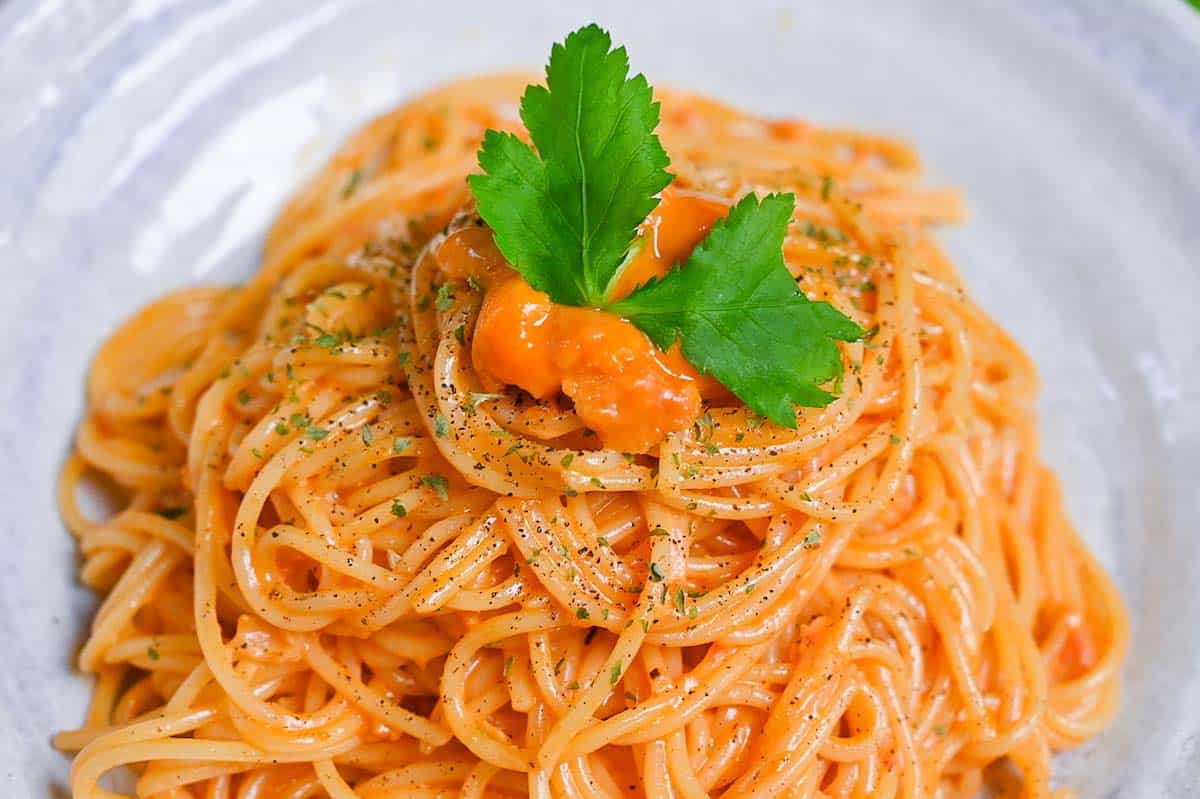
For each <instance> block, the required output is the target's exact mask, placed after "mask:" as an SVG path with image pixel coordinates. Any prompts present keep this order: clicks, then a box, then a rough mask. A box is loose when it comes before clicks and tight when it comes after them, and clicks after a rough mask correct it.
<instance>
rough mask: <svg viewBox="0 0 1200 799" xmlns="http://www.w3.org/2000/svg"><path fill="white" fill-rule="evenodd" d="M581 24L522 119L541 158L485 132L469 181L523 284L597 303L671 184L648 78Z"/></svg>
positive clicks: (508, 138) (553, 59)
mask: <svg viewBox="0 0 1200 799" xmlns="http://www.w3.org/2000/svg"><path fill="white" fill-rule="evenodd" d="M611 47H612V40H611V39H610V37H609V35H608V34H607V33H606V32H605V31H603V30H601V29H600V28H599V27H597V26H596V25H588V26H587V27H585V28H581V29H580V30H577V31H575V32H574V33H572V34H570V35H569V36H567V38H566V40H565V41H564V42H563V43H562V44H556V45H554V48H553V49H552V50H551V52H550V63H549V64H548V65H547V67H546V84H547V85H546V86H529V87H527V88H526V90H525V96H524V97H523V98H522V99H521V120H522V121H523V122H524V123H525V127H526V128H527V129H528V130H529V135H530V138H531V139H532V140H533V144H534V146H536V148H537V153H536V154H535V152H534V150H533V149H532V148H530V147H529V145H527V144H525V143H524V142H523V141H521V140H520V139H519V138H517V137H516V136H514V135H512V134H507V133H500V132H498V131H494V130H489V131H488V132H487V134H486V136H485V138H484V140H483V147H482V148H481V149H480V151H479V166H480V168H482V169H483V171H484V172H485V173H486V174H483V175H472V176H471V177H470V186H471V191H472V193H473V194H474V195H475V199H476V200H477V202H478V207H479V213H480V215H481V216H482V217H483V219H484V221H486V222H487V223H488V225H489V226H490V227H491V228H492V230H493V232H494V233H495V240H496V246H498V247H499V248H500V252H502V253H503V254H504V257H505V258H507V259H508V261H509V263H511V264H512V265H513V266H514V267H515V268H516V270H517V271H518V272H520V273H521V276H522V277H523V278H525V280H526V282H528V283H529V285H531V286H533V287H534V288H536V289H538V290H539V291H544V292H546V293H547V294H549V295H550V296H551V298H552V299H553V300H554V301H555V302H559V303H563V304H566V305H588V306H601V305H604V304H605V302H606V300H607V298H608V293H609V290H610V288H611V287H612V285H613V284H614V283H615V281H616V278H617V276H618V274H619V272H620V267H621V264H622V262H623V260H624V258H625V255H626V253H627V252H628V251H629V246H630V242H631V241H632V240H633V237H634V233H635V231H636V229H637V226H638V225H639V224H641V222H642V221H643V220H644V219H645V218H646V216H647V215H648V214H649V213H650V212H651V211H652V210H654V207H655V206H656V205H658V199H657V198H656V197H655V196H654V195H655V194H657V193H658V192H660V191H662V189H664V188H666V186H667V184H668V183H670V182H671V176H670V175H669V174H668V173H667V172H666V166H667V164H669V163H670V161H669V159H668V158H667V154H666V152H665V151H664V150H663V147H662V144H661V143H660V142H659V140H658V137H657V136H655V135H654V128H655V127H656V126H657V125H658V118H659V106H658V103H656V102H653V95H652V92H651V89H650V86H649V84H648V83H647V82H646V78H645V76H643V75H640V74H639V75H636V76H634V77H633V78H629V77H628V75H629V58H628V56H627V54H626V52H625V48H623V47H622V48H618V49H616V50H611V49H610V48H611Z"/></svg>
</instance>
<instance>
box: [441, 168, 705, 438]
mask: <svg viewBox="0 0 1200 799" xmlns="http://www.w3.org/2000/svg"><path fill="white" fill-rule="evenodd" d="M726 210H727V205H726V204H725V202H724V201H723V200H721V199H720V198H714V197H710V196H707V195H702V194H698V193H695V192H688V191H683V190H678V189H668V190H666V191H664V192H663V195H662V201H661V202H660V203H659V205H658V207H657V208H656V209H655V211H654V212H653V213H652V214H651V215H650V216H649V217H648V218H647V219H646V221H645V222H644V223H643V224H642V225H641V227H640V229H639V236H640V238H641V249H640V250H639V252H638V253H637V254H636V255H635V256H634V257H633V258H632V260H631V261H630V263H629V264H627V265H626V268H625V270H624V272H623V273H622V276H621V280H620V281H619V283H618V285H617V286H616V289H615V290H614V292H613V299H617V298H620V297H623V296H625V295H626V294H628V293H629V292H631V291H633V290H634V289H635V288H637V286H639V285H641V284H642V283H645V282H646V281H647V280H649V279H651V278H653V277H661V276H662V275H664V274H666V273H667V271H668V270H670V269H671V267H672V266H674V265H675V264H677V263H679V262H681V261H683V260H684V259H686V258H687V256H688V255H689V254H690V253H691V251H692V249H693V248H694V247H695V246H696V245H697V244H698V243H699V242H700V241H701V240H702V239H703V238H704V236H705V235H706V234H707V233H708V231H709V230H710V229H711V227H712V226H713V224H714V223H715V222H716V220H717V219H719V218H721V216H722V215H723V214H724V213H725V212H726ZM434 257H435V258H436V259H437V262H438V266H439V268H440V269H441V270H442V272H443V273H445V274H446V275H447V276H449V277H451V278H455V279H459V280H465V279H467V278H470V279H472V280H474V281H475V282H476V283H478V284H480V285H482V286H484V287H485V288H487V289H488V292H487V295H486V297H485V299H484V302H483V307H482V309H481V310H480V314H479V319H478V321H477V322H476V324H475V331H474V341H473V344H472V360H473V361H474V365H475V369H476V371H477V372H478V373H479V375H480V377H481V378H482V379H483V380H484V381H485V383H486V384H487V385H485V388H487V389H488V390H494V389H497V388H500V387H502V386H504V385H515V386H518V387H520V388H522V389H524V390H525V391H527V392H529V393H530V394H532V395H533V396H535V397H537V398H539V399H549V398H551V397H555V396H557V395H558V394H559V393H562V394H565V395H566V396H568V397H570V398H571V400H572V401H573V402H574V404H575V411H576V413H578V414H579V417H580V419H581V420H582V421H583V423H584V424H586V425H587V426H588V427H589V428H591V429H592V430H594V431H596V433H597V434H599V436H600V438H601V440H602V441H603V443H604V445H605V446H607V447H610V448H613V449H619V450H622V451H625V452H645V451H647V450H649V449H652V448H653V447H654V446H655V445H657V444H658V443H659V442H660V441H662V439H663V438H664V437H665V436H666V435H667V434H668V433H670V432H672V431H675V430H680V429H683V428H685V427H687V426H689V425H690V424H692V422H693V421H694V420H695V418H696V416H697V415H699V413H700V410H701V399H702V398H708V397H714V396H727V392H726V391H725V389H724V388H723V387H721V386H720V385H719V384H718V383H716V381H714V380H712V379H711V378H706V377H701V376H700V375H699V374H698V373H697V372H696V371H695V369H693V368H692V367H691V365H690V364H688V363H687V361H686V360H684V358H683V356H682V355H681V354H680V353H679V349H678V346H676V347H674V348H672V349H671V350H669V351H667V352H662V351H660V350H659V349H658V348H657V347H655V345H654V344H653V342H651V341H650V339H648V338H647V337H646V336H645V334H643V333H642V332H641V331H640V330H638V329H637V328H636V327H634V326H633V325H632V324H630V323H629V322H627V321H625V320H624V319H621V318H620V317H617V316H615V315H613V314H611V313H607V312H605V311H600V310H596V309H591V308H576V307H570V306H565V305H558V304H556V303H553V302H551V301H550V299H549V298H548V297H547V296H546V295H545V294H543V293H542V292H540V291H536V290H535V289H533V288H531V287H530V286H529V285H528V284H527V283H525V282H524V281H523V280H522V279H521V278H520V277H518V276H517V275H516V273H515V272H514V271H513V270H512V269H511V268H509V266H508V265H507V263H506V262H505V261H504V258H503V256H502V255H501V254H500V252H499V250H497V248H496V245H495V243H494V242H493V241H492V237H491V232H490V231H489V230H488V229H487V228H486V227H481V226H474V225H471V226H467V227H463V228H460V229H459V230H457V231H455V232H453V233H451V234H450V235H449V236H447V237H446V239H445V240H444V241H443V242H442V244H441V245H440V246H438V247H437V248H436V249H435V251H434Z"/></svg>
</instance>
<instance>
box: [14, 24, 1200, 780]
mask: <svg viewBox="0 0 1200 799" xmlns="http://www.w3.org/2000/svg"><path fill="white" fill-rule="evenodd" d="M417 5H419V6H421V8H419V9H418V8H403V9H402V8H401V4H400V3H398V2H389V0H377V1H374V2H373V1H371V0H364V2H350V3H338V4H314V3H309V2H292V1H291V0H259V1H258V2H254V1H252V0H239V1H235V2H225V3H221V4H216V3H209V2H203V1H202V0H177V1H176V2H171V1H170V0H142V1H141V2H137V3H134V4H132V5H131V6H129V7H124V6H121V5H119V4H117V3H106V2H101V1H99V0H91V1H90V2H84V0H57V1H56V2H51V1H50V0H46V1H45V2H42V3H40V4H36V5H35V4H33V3H26V2H15V3H14V2H12V1H11V0H10V2H9V3H8V4H6V5H3V6H0V109H2V110H3V113H0V177H2V179H3V181H2V188H0V276H2V277H3V281H2V282H0V374H2V375H3V381H2V382H0V390H2V391H3V395H2V396H3V400H2V404H0V486H2V489H0V496H2V497H3V500H4V505H3V508H2V512H0V535H2V536H3V538H2V541H3V543H4V547H5V550H4V551H5V556H4V557H3V559H0V795H5V796H12V797H23V796H46V795H48V794H51V795H52V793H51V792H52V791H53V790H54V786H61V785H62V784H63V780H64V777H65V774H66V769H67V764H66V762H65V761H64V759H63V758H61V757H60V756H59V755H57V754H56V753H54V752H53V751H51V750H50V748H49V744H48V739H49V736H50V735H51V733H52V732H53V731H54V730H56V729H58V728H61V727H69V726H73V725H75V724H77V723H78V722H79V721H80V720H81V717H82V713H83V708H84V703H85V701H86V698H87V694H88V686H87V684H86V682H85V680H83V679H82V678H80V677H78V676H76V675H74V674H73V673H72V672H71V670H70V667H69V663H70V660H71V657H72V655H73V652H74V647H75V646H76V645H77V642H78V641H79V639H80V636H81V635H82V631H83V630H84V629H85V627H86V625H87V623H88V620H89V609H90V607H91V606H92V600H91V598H90V597H89V596H88V594H87V593H86V592H85V591H84V590H82V589H81V588H80V587H78V585H77V583H76V581H75V576H74V571H75V564H76V557H75V553H74V549H73V543H72V541H71V539H70V538H69V537H68V536H67V534H66V533H65V532H64V530H63V528H62V526H61V524H60V523H59V521H58V519H57V517H56V515H55V511H54V507H53V480H54V473H55V470H56V469H57V467H58V464H59V462H60V460H61V459H62V457H63V455H64V452H65V449H66V447H67V442H68V440H69V438H70V436H71V434H72V428H73V426H74V424H75V423H76V420H77V419H78V416H79V412H80V404H81V399H82V392H81V387H82V382H83V376H84V372H85V369H86V367H87V364H88V360H89V358H90V357H91V355H92V353H93V352H94V351H95V348H96V346H97V344H98V342H99V341H100V340H101V339H102V338H103V337H104V336H106V335H107V334H108V333H109V332H110V331H111V330H112V329H113V327H114V326H115V325H116V324H117V323H118V322H119V321H120V320H121V319H123V318H124V317H125V316H127V315H128V314H129V313H131V312H132V311H133V310H134V309H136V308H137V307H138V306H140V305H141V304H142V303H144V302H146V301H147V300H148V299H150V298H152V297H154V296H156V295H158V294H161V293H162V292H164V291H166V290H168V289H171V288H175V287H178V286H182V285H185V284H188V283H193V282H196V281H204V282H213V281H223V282H224V281H237V280H240V279H243V278H244V277H245V276H246V275H247V274H249V272H250V271H251V270H252V269H253V268H254V263H255V253H256V249H257V247H258V245H259V242H260V238H261V235H262V232H263V230H264V227H265V226H266V224H267V222H268V220H269V219H270V217H271V214H272V212H273V211H274V209H275V208H276V207H278V205H279V203H280V201H281V199H282V197H283V196H284V194H285V193H286V192H287V191H288V190H289V188H290V187H292V186H294V185H295V184H296V182H297V181H298V180H299V179H300V177H301V176H303V175H304V174H305V173H306V172H308V171H309V170H312V169H313V168H314V167H315V165H316V164H318V163H319V162H320V160H321V158H322V157H323V156H324V155H325V154H327V153H328V152H329V151H330V149H331V148H332V147H333V146H334V144H335V143H336V142H337V141H338V139H339V138H340V137H341V136H342V135H344V134H345V133H346V132H347V131H349V130H350V129H352V128H353V127H354V126H356V125H358V124H359V123H361V122H362V121H364V120H365V119H367V118H368V116H369V115H370V114H372V113H373V112H376V111H379V110H381V109H383V108H385V107H387V106H389V105H391V104H393V103H395V102H396V101H397V100H399V99H401V98H403V97H405V96H407V95H410V94H412V93H414V92H416V91H418V90H420V89H421V88H423V87H426V86H428V85H430V84H431V83H434V82H436V81H439V80H442V79H444V78H447V77H450V76H455V75H462V74H468V73H472V72H476V71H478V70H482V69H486V68H492V67H502V66H514V65H528V66H537V65H540V64H541V63H542V62H543V60H544V58H545V55H546V53H547V52H548V45H549V43H550V42H551V41H553V40H555V39H558V38H561V36H562V35H563V34H564V33H565V32H567V31H568V30H570V29H572V28H574V27H576V26H577V25H579V24H580V23H582V22H584V21H587V20H591V19H597V20H598V21H600V22H601V23H603V24H605V25H606V26H608V27H610V28H611V29H612V31H613V33H614V35H615V38H616V40H617V41H619V42H623V43H625V44H627V45H628V46H629V48H630V51H631V53H632V55H633V60H634V64H635V67H636V68H638V69H643V70H645V71H646V72H647V73H649V75H650V76H651V77H652V78H653V79H654V80H657V81H659V82H662V83H675V84H679V85H683V86H686V87H689V88H693V89H698V90H702V91H706V92H710V93H712V94H715V95H717V96H719V97H723V98H725V99H728V100H730V101H733V102H736V103H739V104H741V105H744V106H748V107H750V108H752V109H755V110H760V111H763V112H767V113H773V114H786V115H803V116H806V117H809V118H811V119H813V120H816V121H819V122H831V123H845V124H853V125H858V126H863V127H867V128H874V129H879V130H882V131H890V132H897V133H900V134H903V135H905V136H907V137H909V138H911V139H912V140H913V141H914V142H915V143H916V144H917V145H918V146H919V147H920V149H921V151H922V152H923V153H925V154H926V156H927V158H928V163H929V166H930V171H931V174H932V177H933V179H935V180H937V181H938V182H942V183H945V184H951V185H956V186H961V187H963V188H964V189H965V190H966V192H967V197H968V199H969V201H970V204H971V206H972V208H973V216H972V219H971V222H970V224H969V225H968V226H967V227H966V228H965V229H962V230H956V231H953V232H950V233H948V234H947V239H948V241H949V242H950V246H951V249H952V252H953V254H954V256H955V257H956V259H957V261H958V263H959V264H960V265H961V268H962V270H963V271H964V272H965V273H966V276H967V279H968V281H969V283H970V285H971V287H972V288H973V290H974V292H975V294H976V296H978V297H979V298H980V299H981V301H982V302H983V304H984V305H985V306H986V307H987V308H989V309H990V310H992V311H993V312H994V313H995V314H996V316H998V317H999V318H1000V319H1001V321H1003V322H1004V323H1005V324H1007V325H1008V326H1009V327H1010V328H1011V329H1012V330H1014V331H1015V332H1016V335H1017V336H1018V338H1019V339H1020V340H1021V341H1022V342H1023V343H1024V344H1025V345H1026V346H1027V347H1028V348H1029V349H1030V350H1031V351H1032V353H1033V355H1034V357H1035V358H1036V360H1037V361H1038V363H1039V365H1040V367H1041V369H1042V373H1043V376H1044V378H1045V386H1046V393H1045V400H1044V402H1043V406H1042V407H1043V409H1044V417H1043V419H1044V422H1043V430H1044V436H1043V440H1044V447H1045V452H1046V456H1047V457H1048V458H1049V460H1050V461H1051V462H1052V463H1053V464H1054V465H1055V466H1056V467H1058V469H1059V470H1060V473H1061V474H1062V476H1063V480H1064V482H1065V485H1066V488H1067V493H1068V499H1069V504H1070V508H1071V511H1072V512H1073V514H1074V516H1075V518H1076V520H1077V521H1078V522H1079V524H1080V526H1081V527H1082V529H1083V530H1084V532H1085V534H1086V536H1087V538H1088V540H1089V541H1090V542H1091V544H1092V545H1093V546H1094V547H1095V549H1096V550H1097V551H1098V552H1099V553H1100V555H1101V557H1102V558H1103V559H1104V561H1105V563H1106V564H1107V565H1108V566H1109V567H1110V568H1111V569H1112V570H1113V571H1114V572H1115V574H1116V576H1117V579H1118V580H1119V582H1120V584H1121V587H1122V589H1123V590H1124V593H1125V596H1126V598H1127V600H1128V601H1129V604H1130V606H1131V609H1132V612H1133V620H1134V628H1133V630H1134V645H1133V652H1132V656H1131V658H1130V662H1129V666H1128V669H1127V675H1128V689H1127V691H1126V698H1125V703H1124V709H1123V712H1122V714H1121V717H1120V719H1119V721H1118V722H1117V724H1116V726H1115V728H1114V729H1113V730H1112V731H1110V732H1109V733H1108V734H1106V735H1104V736H1103V737H1101V738H1100V739H1099V740H1097V741H1096V742H1095V743H1093V744H1091V745H1089V746H1088V747H1085V748H1084V749H1083V750H1081V751H1080V752H1078V753H1073V754H1071V755H1068V756H1065V757H1061V758H1060V759H1059V761H1058V763H1057V766H1056V774H1057V775H1058V777H1060V778H1061V779H1063V780H1065V781H1067V782H1069V783H1071V784H1073V785H1075V786H1077V787H1078V788H1079V789H1080V790H1081V792H1082V795H1083V796H1085V797H1108V796H1119V797H1139V798H1140V797H1147V798H1148V799H1159V798H1160V797H1185V796H1186V797H1191V796H1195V795H1196V790H1197V785H1198V784H1200V712H1198V711H1200V587H1198V586H1200V499H1198V497H1200V491H1197V490H1196V488H1195V487H1194V486H1193V483H1194V481H1195V477H1196V475H1197V473H1200V413H1197V411H1198V410H1200V377H1198V376H1197V369H1198V368H1200V357H1198V354H1200V348H1198V346H1197V337H1198V335H1200V333H1198V332H1197V331H1198V330H1200V325H1198V324H1197V317H1198V316H1200V313H1198V311H1197V308H1196V303H1197V301H1198V300H1200V273H1198V271H1197V269H1198V267H1197V264H1198V262H1200V261H1198V258H1200V256H1198V253H1200V90H1198V89H1197V87H1200V15H1198V14H1196V13H1194V12H1193V11H1191V10H1190V9H1189V8H1188V7H1187V6H1186V4H1184V3H1183V2H1181V1H1178V0H1161V1H1160V2H1152V3H1150V4H1148V5H1144V6H1134V5H1132V4H1128V3H1126V2H1109V3H1105V4H1104V6H1103V11H1101V10H1099V9H1100V8H1101V6H1100V4H1097V3H1091V4H1089V3H1088V2H1086V0H1069V1H1064V0H1060V1H1059V2H1055V3H1043V2H1042V0H1022V1H1021V2H1015V3H1013V2H1010V3H1008V4H1006V5H1003V7H1001V5H1002V4H987V5H988V6H989V7H988V8H983V7H982V6H983V5H984V4H982V3H980V4H976V3H956V2H935V1H934V0H924V1H922V2H908V3H904V4H903V5H901V4H891V3H882V2H874V3H866V2H862V3H859V2H839V3H819V4H818V3H816V2H814V3H811V4H808V5H806V6H805V7H803V8H795V9H793V10H792V11H790V12H784V11H779V10H775V9H771V8H767V7H766V6H760V5H758V4H756V3H752V2H748V1H747V0H739V2H736V3H731V2H725V1H723V2H718V3H713V4H711V5H704V4H698V3H696V2H691V3H661V2H647V0H620V1H619V2H611V1H610V2H606V3H601V2H598V0H597V1H596V2H591V3H586V4H580V3H572V4H567V3H556V4H550V3H547V4H546V5H545V7H538V6H535V5H533V4H530V3H516V2H512V0H509V1H508V2H473V1H470V2H469V1H466V0H457V1H456V2H440V3H420V4H416V3H404V6H417ZM60 791H61V789H60ZM58 795H60V796H62V795H65V792H60V793H59V794H58Z"/></svg>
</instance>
